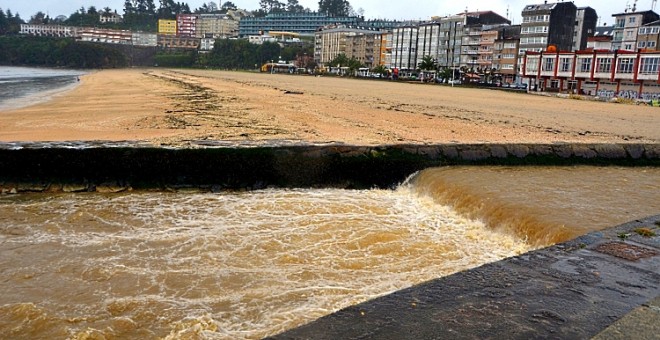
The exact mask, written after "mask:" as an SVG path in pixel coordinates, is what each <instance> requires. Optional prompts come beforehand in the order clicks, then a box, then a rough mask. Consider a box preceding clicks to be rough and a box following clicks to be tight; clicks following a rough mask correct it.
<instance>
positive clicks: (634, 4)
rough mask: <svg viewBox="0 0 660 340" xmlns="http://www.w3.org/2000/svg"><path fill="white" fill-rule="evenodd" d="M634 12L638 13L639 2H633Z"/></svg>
mask: <svg viewBox="0 0 660 340" xmlns="http://www.w3.org/2000/svg"><path fill="white" fill-rule="evenodd" d="M632 11H633V12H636V11H637V0H635V1H633V7H632Z"/></svg>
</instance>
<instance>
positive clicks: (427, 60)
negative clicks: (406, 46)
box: [418, 55, 438, 79]
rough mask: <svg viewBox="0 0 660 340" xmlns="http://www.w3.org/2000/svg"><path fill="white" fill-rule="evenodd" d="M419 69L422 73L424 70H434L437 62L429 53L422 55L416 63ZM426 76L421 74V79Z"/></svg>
mask: <svg viewBox="0 0 660 340" xmlns="http://www.w3.org/2000/svg"><path fill="white" fill-rule="evenodd" d="M418 67H419V69H420V70H422V75H423V74H424V72H429V71H435V70H436V69H437V68H438V63H436V61H435V59H433V57H431V56H430V55H427V56H424V57H422V61H421V62H420V63H419V65H418ZM425 78H426V77H424V76H422V79H425Z"/></svg>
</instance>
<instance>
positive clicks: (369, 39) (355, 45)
mask: <svg viewBox="0 0 660 340" xmlns="http://www.w3.org/2000/svg"><path fill="white" fill-rule="evenodd" d="M370 32H373V31H370ZM381 36H382V34H381V33H380V32H378V33H374V34H371V33H366V34H364V33H360V34H356V35H349V36H347V37H346V50H347V51H348V52H349V54H347V55H346V56H347V57H349V58H351V57H353V58H355V59H357V60H358V61H359V62H360V63H362V65H364V66H365V67H368V68H372V67H374V66H376V65H380V44H381Z"/></svg>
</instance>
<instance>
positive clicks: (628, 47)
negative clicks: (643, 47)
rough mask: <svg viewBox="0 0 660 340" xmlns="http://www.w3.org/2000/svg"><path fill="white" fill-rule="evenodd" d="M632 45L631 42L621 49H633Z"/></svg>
mask: <svg viewBox="0 0 660 340" xmlns="http://www.w3.org/2000/svg"><path fill="white" fill-rule="evenodd" d="M632 46H633V45H632V44H626V46H625V47H624V48H623V49H624V50H626V51H632V49H633V48H632Z"/></svg>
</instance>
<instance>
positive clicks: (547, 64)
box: [543, 58, 555, 72]
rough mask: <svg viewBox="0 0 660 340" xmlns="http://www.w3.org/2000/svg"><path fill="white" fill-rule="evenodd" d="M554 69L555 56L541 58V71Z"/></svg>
mask: <svg viewBox="0 0 660 340" xmlns="http://www.w3.org/2000/svg"><path fill="white" fill-rule="evenodd" d="M554 70H555V58H543V71H546V72H547V71H554Z"/></svg>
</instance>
